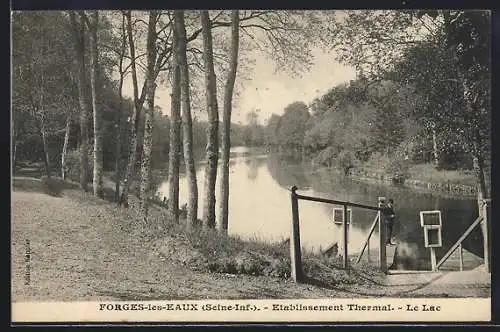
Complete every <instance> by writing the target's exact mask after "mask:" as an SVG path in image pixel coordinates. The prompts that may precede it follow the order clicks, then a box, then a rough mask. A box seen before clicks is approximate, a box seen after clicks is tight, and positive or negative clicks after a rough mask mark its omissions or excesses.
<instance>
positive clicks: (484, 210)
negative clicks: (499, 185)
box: [479, 199, 491, 273]
mask: <svg viewBox="0 0 500 332" xmlns="http://www.w3.org/2000/svg"><path fill="white" fill-rule="evenodd" d="M488 203H489V200H488V199H483V201H482V206H481V208H480V209H479V211H480V213H481V216H482V217H483V220H482V221H481V232H482V233H483V255H484V256H483V257H484V267H485V269H486V271H487V272H488V273H489V272H491V264H490V241H489V227H490V226H489V219H490V218H489V209H488Z"/></svg>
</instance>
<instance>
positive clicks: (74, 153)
mask: <svg viewBox="0 0 500 332" xmlns="http://www.w3.org/2000/svg"><path fill="white" fill-rule="evenodd" d="M88 154H89V155H88V157H87V161H88V166H87V174H88V179H90V181H92V180H91V179H92V175H91V174H92V172H93V169H94V162H93V160H94V159H93V154H92V150H91V149H89V153H88ZM80 172H81V170H80V150H78V149H77V150H71V151H68V152H67V153H66V177H67V178H68V179H69V180H72V181H75V182H79V181H80Z"/></svg>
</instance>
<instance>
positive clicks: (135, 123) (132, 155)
mask: <svg viewBox="0 0 500 332" xmlns="http://www.w3.org/2000/svg"><path fill="white" fill-rule="evenodd" d="M125 17H126V19H127V36H128V43H129V51H130V59H131V60H130V61H131V62H130V68H131V72H132V88H133V91H134V115H133V117H132V121H131V122H132V125H131V127H130V133H129V137H130V146H129V152H128V153H129V154H128V162H127V169H126V171H125V178H124V179H123V192H122V195H121V198H120V204H123V205H124V206H125V207H128V195H129V190H130V185H131V182H132V180H133V176H134V171H135V164H136V157H137V145H138V142H137V140H138V134H139V122H140V114H141V110H142V105H143V102H144V96H145V94H144V93H141V97H139V89H138V83H137V69H136V63H135V44H134V37H133V33H132V32H133V28H132V17H131V12H130V10H129V11H127V12H126V13H125ZM145 86H146V85H144V87H145ZM143 91H144V89H143Z"/></svg>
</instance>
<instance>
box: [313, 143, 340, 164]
mask: <svg viewBox="0 0 500 332" xmlns="http://www.w3.org/2000/svg"><path fill="white" fill-rule="evenodd" d="M337 155H338V153H337V151H336V149H335V148H333V147H331V146H329V147H327V148H326V149H323V150H321V151H320V152H319V153H318V155H317V156H316V157H315V158H314V163H317V164H319V165H322V166H327V167H332V166H333V165H334V162H335V158H336V157H337Z"/></svg>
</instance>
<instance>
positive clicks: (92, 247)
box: [11, 179, 489, 301]
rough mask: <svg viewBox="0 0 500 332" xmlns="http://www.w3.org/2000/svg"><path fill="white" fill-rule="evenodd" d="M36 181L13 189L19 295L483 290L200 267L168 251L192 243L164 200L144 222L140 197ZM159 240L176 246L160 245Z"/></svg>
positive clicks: (15, 291) (365, 273)
mask: <svg viewBox="0 0 500 332" xmlns="http://www.w3.org/2000/svg"><path fill="white" fill-rule="evenodd" d="M33 181H35V180H33ZM34 183H35V184H33V183H32V182H30V180H29V179H25V180H22V181H18V182H17V183H15V188H14V192H13V195H12V202H13V203H12V221H11V222H12V243H11V255H12V298H13V301H21V300H73V301H74V300H98V299H99V300H104V299H121V300H125V299H135V300H148V299H203V298H211V299H234V298H321V297H373V296H381V295H385V296H409V297H413V296H452V295H453V293H456V294H457V296H484V294H482V293H481V292H479V293H478V292H477V290H474V289H471V290H470V291H468V292H466V293H464V291H463V290H460V289H458V288H456V287H445V288H443V287H442V286H441V287H440V288H437V289H433V288H432V287H427V286H429V284H430V283H429V282H428V281H425V282H422V283H415V282H414V280H413V279H414V277H411V276H410V277H409V278H410V279H412V280H411V282H409V283H404V282H402V283H398V284H397V285H394V284H393V283H392V282H390V280H389V279H390V278H389V279H388V278H387V277H383V276H381V275H380V274H375V273H373V271H371V270H370V269H362V268H361V269H356V270H352V271H350V272H349V274H348V275H347V276H348V277H349V279H351V280H355V282H352V283H343V282H338V280H334V279H335V278H336V277H337V276H340V275H344V274H345V272H343V271H341V273H339V271H332V272H331V278H328V274H327V273H326V274H324V275H323V276H324V278H320V279H311V280H308V283H305V284H300V285H297V284H293V283H291V282H290V281H288V280H283V279H280V278H272V277H258V276H249V275H229V274H221V273H207V272H203V271H195V270H193V269H192V268H191V267H188V266H186V265H185V264H182V262H179V261H178V260H173V259H171V257H169V252H170V253H173V252H179V251H184V252H186V251H190V250H192V248H189V247H186V243H185V242H183V241H180V240H179V237H178V236H177V234H172V233H169V232H171V231H172V229H168V228H167V229H165V228H164V227H163V225H162V221H163V220H165V218H164V216H163V213H164V212H162V210H160V209H159V208H154V207H153V208H152V215H153V216H154V218H152V220H155V222H154V223H153V224H151V225H149V227H147V229H144V228H143V229H138V228H137V227H136V226H135V225H137V223H136V220H137V217H136V216H135V215H134V211H135V210H136V209H134V207H135V206H134V204H135V202H132V207H131V209H129V210H124V209H119V208H117V207H116V206H115V205H114V204H111V203H109V202H107V201H105V200H99V199H95V198H93V197H91V195H90V194H87V193H83V192H81V191H79V190H77V189H74V188H66V189H64V190H62V191H57V193H56V195H54V194H53V193H52V191H47V190H40V187H39V186H40V183H39V182H36V181H35V182H34ZM42 189H43V188H42ZM162 233H163V234H162ZM26 240H29V243H30V244H29V246H30V250H31V251H32V254H31V260H30V274H31V280H30V284H29V285H25V284H24V274H25V270H26V264H25V261H24V259H25V257H24V255H25V250H26V243H25V241H26ZM158 243H161V244H162V246H163V247H165V246H167V247H168V248H169V250H166V251H165V250H160V248H159V246H158ZM327 269H328V268H327V267H325V271H326V270H327ZM426 287H427V288H426ZM487 291H489V290H487ZM483 293H484V292H483Z"/></svg>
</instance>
